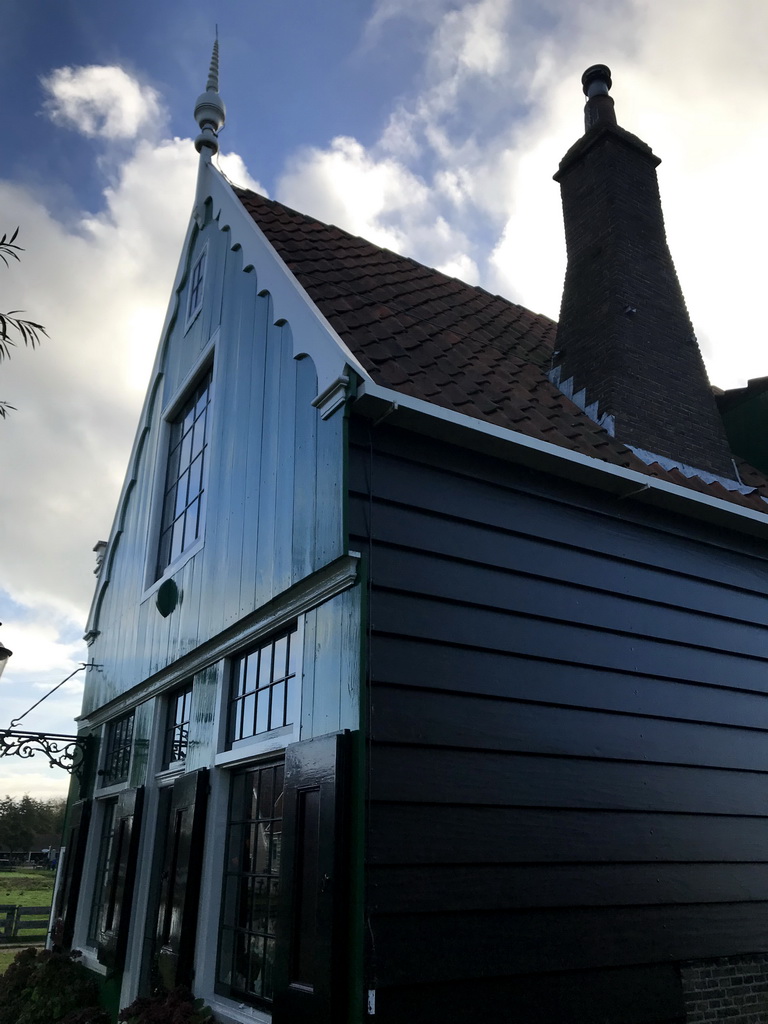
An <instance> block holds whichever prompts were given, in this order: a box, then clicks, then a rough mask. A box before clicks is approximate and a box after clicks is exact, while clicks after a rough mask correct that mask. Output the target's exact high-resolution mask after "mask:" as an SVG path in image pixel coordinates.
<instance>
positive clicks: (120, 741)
mask: <svg viewBox="0 0 768 1024" xmlns="http://www.w3.org/2000/svg"><path fill="white" fill-rule="evenodd" d="M133 717H134V716H133V711H131V712H130V714H128V715H123V717H122V718H116V719H115V720H114V721H113V722H109V723H108V724H107V733H106V737H105V743H104V764H103V766H102V769H101V784H102V786H113V785H115V783H117V782H125V781H126V780H127V778H128V769H129V767H130V764H131V744H132V743H133Z"/></svg>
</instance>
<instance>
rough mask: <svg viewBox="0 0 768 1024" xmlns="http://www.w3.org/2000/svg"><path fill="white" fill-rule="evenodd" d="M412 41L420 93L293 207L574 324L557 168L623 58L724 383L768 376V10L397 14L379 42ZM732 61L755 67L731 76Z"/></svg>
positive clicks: (500, 0) (381, 29) (653, 5)
mask: <svg viewBox="0 0 768 1024" xmlns="http://www.w3.org/2000/svg"><path fill="white" fill-rule="evenodd" d="M414 23H418V28H417V29H414V27H413V25H414ZM403 31H411V32H413V31H420V32H422V33H423V35H424V44H423V48H424V53H425V57H424V62H423V67H422V69H421V86H420V88H419V90H418V92H414V93H413V94H412V95H410V96H406V97H404V98H401V99H400V100H399V101H398V103H397V105H396V106H395V108H394V109H393V111H392V114H391V117H390V120H389V123H388V125H387V127H386V129H385V131H384V132H383V133H382V135H381V137H380V138H379V139H378V140H377V141H376V142H375V143H374V144H372V145H370V146H369V147H367V148H365V147H363V146H362V145H361V144H360V143H359V142H358V141H357V140H354V139H346V140H344V144H343V146H340V145H339V142H338V140H336V141H334V142H333V143H331V144H330V145H329V146H328V147H326V148H324V149H321V148H317V149H314V150H311V151H306V152H305V153H304V154H302V157H301V159H300V160H296V161H294V162H293V163H292V164H291V166H290V170H289V173H288V174H287V175H286V177H285V178H284V179H283V181H282V182H281V183H280V186H279V188H278V197H279V198H286V200H287V201H290V202H291V203H292V205H294V206H296V207H297V208H299V209H303V210H306V211H307V212H309V213H312V214H314V215H316V216H318V217H320V218H324V217H328V219H331V220H333V221H334V222H335V223H337V224H339V225H340V226H342V227H345V228H347V229H348V230H352V231H355V232H358V233H360V234H363V235H364V236H366V237H369V238H371V239H372V240H374V241H377V242H379V243H380V244H385V245H390V246H392V247H394V248H396V249H398V250H399V251H401V252H404V253H406V254H407V255H411V256H414V257H415V258H417V259H420V260H422V261H423V262H426V263H428V264H431V265H433V266H438V267H443V268H446V269H447V270H448V271H449V272H456V273H458V272H460V271H462V270H463V268H466V269H467V271H468V276H470V280H471V279H472V276H471V275H472V268H473V267H477V268H478V273H479V278H480V282H481V283H482V284H483V285H484V286H485V287H488V288H489V289H490V290H492V291H500V292H502V294H506V295H508V296H509V297H511V298H513V299H515V300H516V301H519V302H522V303H523V304H525V305H528V306H530V307H531V308H533V309H535V310H538V311H541V312H545V313H548V314H549V315H550V316H553V317H557V315H558V311H559V304H560V294H561V290H562V282H563V277H564V271H565V247H564V240H563V227H562V213H561V207H560V198H559V192H558V187H557V185H556V184H555V183H554V182H553V181H552V174H553V173H554V171H555V170H556V169H557V165H558V163H559V160H560V158H561V157H562V156H563V155H564V153H565V152H566V150H567V149H568V148H569V146H570V145H571V144H572V143H573V142H575V141H576V139H577V138H578V137H579V135H580V134H581V133H582V131H583V121H582V108H583V96H582V94H581V86H580V77H581V73H582V71H583V70H584V69H585V68H586V67H588V66H589V65H590V64H593V63H596V62H604V63H608V64H609V65H610V66H611V67H612V69H613V73H614V82H615V84H614V89H613V95H614V97H615V100H616V104H617V113H618V118H619V123H620V124H622V125H623V126H624V127H626V128H627V129H628V130H629V131H631V132H633V133H635V134H637V135H639V136H640V137H641V138H643V139H644V140H646V141H647V142H648V143H649V144H650V145H651V146H652V147H653V148H654V150H655V151H656V152H657V153H659V155H661V156H662V158H663V161H664V162H663V164H662V166H661V168H660V171H659V180H660V186H661V193H662V201H663V205H664V212H665V219H666V223H667V231H668V236H669V242H670V247H671V250H672V254H673V257H674V259H675V262H676V265H677V268H678V273H679V276H680V278H681V283H682V286H683V290H684V292H685V294H686V298H687V302H688V306H689V310H690V312H691V317H692V320H693V323H694V327H695V329H696V331H697V333H698V336H699V340H700V344H701V347H702V350H703V353H704V356H705V359H706V360H707V362H708V365H709V369H710V375H711V377H712V379H713V380H714V381H715V382H716V383H718V384H720V385H722V386H726V387H728V386H736V385H738V384H739V383H741V382H743V381H744V380H745V379H746V377H748V376H757V375H761V374H763V373H765V372H766V370H768V365H766V358H765V355H764V341H763V338H762V334H761V332H760V330H759V327H758V329H757V331H756V329H755V324H758V325H759V323H760V320H761V318H760V309H759V306H758V302H759V296H760V295H761V293H762V287H763V285H762V282H763V280H764V278H765V274H766V267H765V260H764V259H763V258H762V252H763V249H764V246H763V242H762V239H763V238H764V237H765V236H766V233H768V208H767V207H766V205H765V204H764V203H763V201H762V197H763V188H762V185H761V174H762V167H763V162H764V161H763V157H762V150H763V149H764V144H763V142H762V140H763V139H765V137H766V136H767V135H768V64H766V62H765V61H763V60H762V58H760V57H759V56H751V57H750V56H747V57H746V59H745V55H754V53H755V51H754V46H753V40H754V39H756V38H763V37H764V36H765V35H766V34H768V6H766V5H765V4H762V3H759V2H756V0H736V2H735V3H734V4H731V5H728V6H727V7H726V6H724V5H723V4H722V3H720V2H719V0H679V2H678V3H675V4H669V3H668V2H667V0H595V2H593V3H592V4H590V5H589V6H585V5H581V4H573V3H571V2H570V0H547V2H545V3H542V4H536V5H532V4H525V3H523V2H521V0H473V2H469V3H459V2H441V0H435V2H433V3H429V4H424V5H413V4H407V3H403V2H401V0H380V2H379V3H377V4H376V6H375V8H374V11H373V14H372V16H371V19H370V22H369V25H368V32H367V36H366V38H367V41H368V43H369V44H371V45H372V41H375V42H376V43H377V45H380V46H386V45H394V44H395V42H396V39H397V36H398V33H402V32H403ZM723 67H729V68H735V69H738V71H737V72H736V73H734V74H729V75H723V74H721V73H719V71H715V70H713V69H721V68H723ZM350 174H352V178H353V179H354V183H353V186H352V187H350ZM413 196H417V197H418V202H417V203H414V202H412V201H411V199H412V197H413ZM288 197H290V198H288ZM329 215H330V216H329Z"/></svg>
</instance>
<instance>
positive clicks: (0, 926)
mask: <svg viewBox="0 0 768 1024" xmlns="http://www.w3.org/2000/svg"><path fill="white" fill-rule="evenodd" d="M50 916H51V908H50V906H48V907H18V906H15V905H14V904H11V903H0V944H2V943H9V942H10V943H13V944H14V945H22V944H23V943H25V942H28V943H30V944H35V943H38V942H45V938H46V935H47V934H48V921H49V919H50Z"/></svg>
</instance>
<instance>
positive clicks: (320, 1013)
mask: <svg viewBox="0 0 768 1024" xmlns="http://www.w3.org/2000/svg"><path fill="white" fill-rule="evenodd" d="M349 741H350V736H349V734H343V735H337V736H323V737H321V738H319V739H315V740H307V741H305V742H303V743H295V744H293V745H292V746H290V747H288V749H287V750H286V752H285V790H284V797H283V800H284V804H283V847H282V853H281V866H280V913H279V916H278V921H277V948H276V956H275V960H276V963H275V997H274V1006H273V1021H274V1024H289V1022H290V1024H335V1022H338V1021H339V1020H343V1019H345V1018H344V1006H343V992H344V984H343V980H344V979H343V975H344V970H343V967H344V961H345V953H346V945H345V941H344V936H345V928H344V924H345V918H346V906H347V900H346V896H347V891H346V879H347V876H348V872H347V866H346V863H345V860H346V858H345V851H346V845H347V843H346V832H347V828H346V797H345V788H346V786H345V783H346V774H347V770H346V765H347V761H348V756H349V755H348V746H349Z"/></svg>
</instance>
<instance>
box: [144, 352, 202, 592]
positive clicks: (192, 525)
mask: <svg viewBox="0 0 768 1024" xmlns="http://www.w3.org/2000/svg"><path fill="white" fill-rule="evenodd" d="M210 402H211V370H210V369H209V370H208V372H207V373H206V374H205V376H204V377H203V378H202V380H201V381H200V382H199V383H198V384H197V386H196V387H195V388H194V390H193V392H192V394H191V395H190V397H189V398H188V399H187V401H186V402H185V404H184V406H183V408H182V409H181V411H180V412H179V414H178V416H177V417H176V419H175V420H174V421H173V422H172V423H171V430H170V441H169V446H168V469H167V471H166V475H165V490H164V492H163V516H162V521H161V523H160V546H159V549H158V556H157V574H156V578H159V577H160V576H162V574H163V572H164V571H165V569H166V567H167V566H169V565H170V564H171V562H173V561H174V560H175V559H176V558H178V556H179V555H180V554H181V553H182V552H183V551H186V549H187V548H188V547H189V546H190V545H191V544H193V543H194V541H196V540H197V538H198V537H199V536H200V535H201V533H202V531H203V523H204V518H205V461H206V450H207V447H208V434H207V431H208V409H209V406H210Z"/></svg>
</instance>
